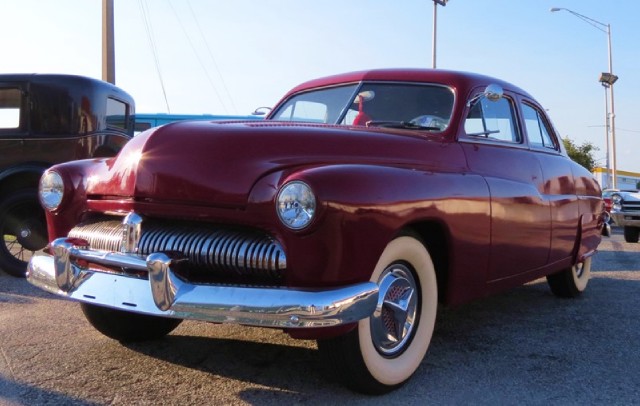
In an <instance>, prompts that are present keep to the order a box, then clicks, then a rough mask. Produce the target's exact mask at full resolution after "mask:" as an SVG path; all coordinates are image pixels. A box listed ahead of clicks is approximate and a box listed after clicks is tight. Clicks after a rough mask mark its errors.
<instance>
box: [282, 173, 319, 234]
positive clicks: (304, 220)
mask: <svg viewBox="0 0 640 406" xmlns="http://www.w3.org/2000/svg"><path fill="white" fill-rule="evenodd" d="M276 210H277V212H278V217H280V221H282V223H283V224H284V225H285V226H287V227H289V228H291V229H293V230H300V229H302V228H305V227H306V226H308V225H309V223H311V220H313V216H314V214H315V212H316V197H315V196H314V195H313V192H312V191H311V188H310V187H309V186H308V185H307V184H306V183H304V182H300V181H293V182H290V183H287V184H286V185H284V186H283V187H282V188H281V189H280V192H279V193H278V197H277V200H276Z"/></svg>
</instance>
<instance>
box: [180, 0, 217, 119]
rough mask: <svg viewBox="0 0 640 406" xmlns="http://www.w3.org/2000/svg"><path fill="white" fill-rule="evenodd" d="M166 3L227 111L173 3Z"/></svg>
mask: <svg viewBox="0 0 640 406" xmlns="http://www.w3.org/2000/svg"><path fill="white" fill-rule="evenodd" d="M168 3H169V6H170V7H171V11H172V12H173V14H174V15H175V17H176V20H178V24H179V25H180V28H181V29H182V32H183V33H184V35H185V37H187V42H188V43H189V46H191V50H192V51H193V53H194V54H195V56H196V59H197V60H198V63H199V64H200V67H202V70H203V71H204V74H205V76H206V77H207V80H208V81H209V84H210V85H211V88H212V89H213V91H214V93H215V94H216V97H217V98H218V101H219V102H220V104H221V105H222V108H223V109H224V111H225V113H228V112H229V110H228V109H227V106H226V104H225V103H224V100H222V97H220V93H219V92H218V90H217V89H216V87H215V86H214V84H213V80H212V79H211V76H209V72H208V71H207V69H206V67H205V66H204V64H203V63H202V59H200V55H199V54H198V52H197V51H196V48H195V47H194V45H193V42H191V37H190V36H189V33H187V30H186V29H185V28H184V25H183V24H182V21H181V20H180V17H179V16H178V13H176V10H175V9H174V8H173V5H172V4H171V0H168Z"/></svg>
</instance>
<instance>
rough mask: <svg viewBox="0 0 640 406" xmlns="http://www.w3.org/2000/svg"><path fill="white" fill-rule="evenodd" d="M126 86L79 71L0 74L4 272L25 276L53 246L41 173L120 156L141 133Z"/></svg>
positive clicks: (0, 261)
mask: <svg viewBox="0 0 640 406" xmlns="http://www.w3.org/2000/svg"><path fill="white" fill-rule="evenodd" d="M134 110H135V104H134V101H133V98H132V97H131V96H130V95H129V94H127V93H126V92H124V91H123V90H121V89H120V88H118V87H116V86H114V85H112V84H110V83H107V82H103V81H100V80H96V79H91V78H87V77H82V76H73V75H54V74H3V75H0V235H1V236H2V237H3V244H0V269H1V270H3V271H5V272H7V273H9V274H10V275H14V276H24V274H25V270H26V265H27V262H28V260H29V258H30V256H31V255H32V254H33V253H34V252H35V251H37V250H40V249H42V248H43V247H44V246H45V245H46V243H47V227H46V221H45V217H44V211H43V210H42V208H41V206H40V203H39V202H38V194H37V189H38V181H39V179H40V175H42V173H43V172H44V171H45V169H47V168H49V167H50V166H52V165H53V164H56V163H60V162H66V161H71V160H76V159H84V158H94V157H106V156H113V155H115V154H116V153H117V152H118V151H119V150H120V149H121V148H122V147H123V146H124V144H125V143H126V142H127V141H128V140H129V139H131V137H133V127H134Z"/></svg>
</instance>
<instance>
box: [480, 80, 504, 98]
mask: <svg viewBox="0 0 640 406" xmlns="http://www.w3.org/2000/svg"><path fill="white" fill-rule="evenodd" d="M503 95H504V90H502V86H500V85H496V84H493V83H492V84H490V85H489V86H487V88H486V89H484V96H485V97H486V98H487V99H489V101H492V102H494V101H498V100H500V99H502V96H503Z"/></svg>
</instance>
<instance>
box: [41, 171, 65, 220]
mask: <svg viewBox="0 0 640 406" xmlns="http://www.w3.org/2000/svg"><path fill="white" fill-rule="evenodd" d="M38 194H39V196H40V203H42V205H43V206H44V208H45V209H47V210H50V211H51V210H55V209H57V208H58V206H60V203H61V202H62V197H63V196H64V182H63V181H62V177H61V176H60V175H59V174H58V173H57V172H53V171H46V172H45V173H44V175H42V177H41V178H40V188H39V190H38Z"/></svg>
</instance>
